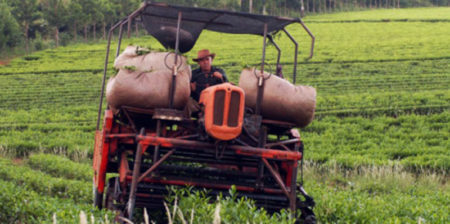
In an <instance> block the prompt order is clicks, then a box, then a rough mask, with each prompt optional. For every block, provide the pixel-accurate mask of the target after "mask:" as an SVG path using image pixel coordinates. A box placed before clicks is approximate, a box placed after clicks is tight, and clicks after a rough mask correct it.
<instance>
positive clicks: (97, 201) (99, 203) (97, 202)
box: [94, 189, 103, 209]
mask: <svg viewBox="0 0 450 224" xmlns="http://www.w3.org/2000/svg"><path fill="white" fill-rule="evenodd" d="M94 206H95V207H97V208H98V209H102V208H103V193H100V192H98V190H97V189H95V190H94Z"/></svg>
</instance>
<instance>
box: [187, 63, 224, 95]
mask: <svg viewBox="0 0 450 224" xmlns="http://www.w3.org/2000/svg"><path fill="white" fill-rule="evenodd" d="M214 72H219V73H220V74H222V77H223V81H222V80H221V79H218V78H216V77H214V76H213V73H214ZM193 82H195V83H196V84H195V85H196V88H195V91H191V97H192V98H194V99H195V100H196V101H199V99H200V93H201V92H202V91H203V90H204V89H205V88H207V87H209V86H213V85H217V84H221V83H224V82H228V78H227V76H226V75H225V72H224V71H223V70H222V69H220V68H216V67H214V66H212V67H211V71H210V72H209V73H207V74H205V73H203V72H202V70H201V69H200V68H197V69H195V70H193V71H192V78H191V83H193Z"/></svg>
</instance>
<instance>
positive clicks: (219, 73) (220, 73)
mask: <svg viewBox="0 0 450 224" xmlns="http://www.w3.org/2000/svg"><path fill="white" fill-rule="evenodd" d="M213 76H214V77H215V78H217V79H219V80H220V81H222V82H228V78H227V75H226V74H225V71H224V70H222V69H220V68H217V69H216V71H215V72H214V73H213Z"/></svg>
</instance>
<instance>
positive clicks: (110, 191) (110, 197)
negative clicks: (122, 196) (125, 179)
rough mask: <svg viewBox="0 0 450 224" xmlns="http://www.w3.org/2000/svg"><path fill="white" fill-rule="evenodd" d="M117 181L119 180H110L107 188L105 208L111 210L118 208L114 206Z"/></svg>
mask: <svg viewBox="0 0 450 224" xmlns="http://www.w3.org/2000/svg"><path fill="white" fill-rule="evenodd" d="M116 179H117V178H110V179H109V181H108V185H107V186H106V195H105V208H107V209H109V210H116V207H115V206H114V189H115V187H116V185H115V184H116Z"/></svg>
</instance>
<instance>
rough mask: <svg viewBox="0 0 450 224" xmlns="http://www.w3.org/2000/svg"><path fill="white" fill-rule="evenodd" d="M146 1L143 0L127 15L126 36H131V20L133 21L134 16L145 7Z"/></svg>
mask: <svg viewBox="0 0 450 224" xmlns="http://www.w3.org/2000/svg"><path fill="white" fill-rule="evenodd" d="M147 4H148V3H147V2H146V1H145V2H144V3H143V4H142V5H141V7H139V8H138V9H137V10H136V11H134V12H132V13H131V14H130V15H129V16H128V38H130V37H131V21H133V19H134V17H136V16H137V15H138V14H140V13H141V12H142V11H143V10H144V9H145V7H147Z"/></svg>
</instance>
